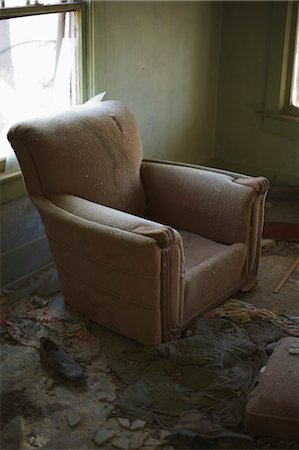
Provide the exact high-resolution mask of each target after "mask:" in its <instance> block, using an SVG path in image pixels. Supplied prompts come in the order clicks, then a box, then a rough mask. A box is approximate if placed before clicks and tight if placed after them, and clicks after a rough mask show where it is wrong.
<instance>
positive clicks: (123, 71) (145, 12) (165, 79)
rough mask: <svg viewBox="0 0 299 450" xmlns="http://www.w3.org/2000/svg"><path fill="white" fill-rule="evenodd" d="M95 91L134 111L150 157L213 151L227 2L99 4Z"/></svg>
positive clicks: (197, 156) (195, 157) (187, 157)
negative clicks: (225, 5) (221, 37)
mask: <svg viewBox="0 0 299 450" xmlns="http://www.w3.org/2000/svg"><path fill="white" fill-rule="evenodd" d="M93 6H94V12H95V14H94V62H95V79H94V85H95V92H96V93H97V92H101V91H106V92H107V95H106V97H105V98H106V99H117V100H121V101H123V102H124V103H125V104H127V105H128V106H129V108H130V109H131V110H132V111H133V113H134V114H135V116H136V118H137V121H138V123H139V127H140V130H141V135H142V140H143V146H144V156H145V157H148V158H151V157H152V158H164V159H172V160H178V161H186V162H194V163H201V162H203V161H205V160H207V159H209V158H211V157H213V155H214V144H215V142H214V138H215V124H216V107H217V88H218V73H219V51H220V32H221V8H222V7H221V4H220V3H214V2H98V1H96V2H94V5H93Z"/></svg>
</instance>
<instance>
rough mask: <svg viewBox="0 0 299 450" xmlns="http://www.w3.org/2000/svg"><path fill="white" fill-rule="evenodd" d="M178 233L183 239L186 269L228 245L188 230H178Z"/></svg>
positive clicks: (223, 249) (221, 250)
mask: <svg viewBox="0 0 299 450" xmlns="http://www.w3.org/2000/svg"><path fill="white" fill-rule="evenodd" d="M180 235H181V237H182V240H183V246H184V254H185V268H186V270H189V269H191V268H192V267H194V266H197V265H198V264H200V263H202V262H203V261H205V260H206V259H207V258H210V257H211V256H214V255H217V254H219V253H221V252H223V251H225V250H226V249H227V247H229V245H225V244H220V243H219V242H214V241H211V240H210V239H206V238H204V237H202V236H199V235H198V234H194V233H189V232H188V231H183V230H182V231H181V230H180Z"/></svg>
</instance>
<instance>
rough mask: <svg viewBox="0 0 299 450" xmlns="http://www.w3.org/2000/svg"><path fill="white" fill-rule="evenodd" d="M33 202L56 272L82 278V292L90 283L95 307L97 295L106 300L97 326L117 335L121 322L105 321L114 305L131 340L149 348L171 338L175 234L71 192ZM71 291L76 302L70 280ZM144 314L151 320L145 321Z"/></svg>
mask: <svg viewBox="0 0 299 450" xmlns="http://www.w3.org/2000/svg"><path fill="white" fill-rule="evenodd" d="M31 198H32V200H33V202H34V204H35V205H36V207H37V209H38V210H39V213H40V215H41V218H42V221H43V223H44V225H45V230H46V234H47V236H48V241H49V244H50V248H51V249H52V251H53V255H54V256H55V262H56V265H57V267H58V272H59V273H62V274H65V273H70V277H73V279H74V280H76V279H78V280H81V281H82V283H83V284H84V286H86V287H85V288H84V289H87V291H88V289H89V287H88V286H91V288H92V289H96V291H99V296H98V302H99V303H101V302H102V301H101V298H102V297H103V298H104V297H105V296H106V297H107V296H108V297H109V298H110V299H111V301H110V302H109V306H107V303H105V302H104V300H103V302H102V306H103V308H104V310H105V311H109V312H107V315H106V319H105V320H104V319H103V323H106V325H107V324H109V327H111V328H113V329H116V330H119V331H121V330H122V326H124V325H123V324H122V321H120V322H119V323H118V326H115V324H114V325H113V324H112V323H111V320H112V319H111V318H109V317H110V316H109V314H110V315H111V317H112V316H114V314H113V311H114V310H115V309H117V308H120V309H121V310H124V311H127V312H126V313H125V312H124V314H126V319H125V320H124V321H123V322H124V323H125V322H128V321H129V320H132V327H129V328H130V330H131V331H130V332H129V331H128V330H127V328H126V334H127V335H129V336H131V337H132V338H133V339H137V340H139V341H140V342H145V343H146V342H147V343H148V344H151V345H152V344H156V343H158V342H161V339H162V336H164V337H165V338H167V333H168V332H169V330H171V332H172V334H175V332H176V329H177V327H178V324H179V323H180V321H181V318H182V314H183V302H182V298H183V277H182V274H183V267H184V266H183V250H182V240H181V236H180V234H179V233H178V232H177V231H175V230H173V229H172V228H170V227H167V226H163V225H161V224H159V223H156V222H152V221H149V220H146V219H143V218H141V217H137V216H134V215H131V214H127V213H124V212H122V211H117V210H114V209H112V208H108V207H105V206H102V205H98V204H94V203H92V202H89V201H87V200H84V199H82V198H79V197H75V196H72V195H66V194H53V195H48V198H45V197H42V196H40V195H32V196H31ZM65 278H66V276H63V277H61V280H63V279H65ZM74 286H75V287H73V286H72V287H69V286H67V289H68V290H71V295H72V297H73V298H75V297H77V295H76V294H74V292H73V291H74V289H75V288H76V282H75V281H74ZM65 290H66V288H65V286H64V292H65ZM80 298H81V297H79V300H78V302H79V303H78V305H77V306H78V308H79V306H80V301H81V300H80ZM83 301H84V299H83ZM124 305H128V307H125V306H124ZM79 309H80V308H79ZM129 310H130V311H131V312H130V313H129V312H128V311H129ZM102 313H103V310H102ZM149 315H151V316H153V317H154V319H153V321H152V320H150V319H149V320H147V319H146V318H147V317H149ZM108 316H109V317H108ZM107 317H108V318H107ZM139 321H140V323H139V324H138V322H139ZM153 323H155V327H154V328H153ZM149 324H151V325H149ZM130 333H131V334H130Z"/></svg>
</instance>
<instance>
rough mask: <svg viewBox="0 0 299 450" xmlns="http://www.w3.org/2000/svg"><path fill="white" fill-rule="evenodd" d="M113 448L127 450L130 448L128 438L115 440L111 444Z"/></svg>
mask: <svg viewBox="0 0 299 450" xmlns="http://www.w3.org/2000/svg"><path fill="white" fill-rule="evenodd" d="M112 445H113V447H115V448H118V449H121V450H127V449H129V448H130V440H129V439H128V438H124V437H120V438H118V439H115V440H114V441H113V442H112Z"/></svg>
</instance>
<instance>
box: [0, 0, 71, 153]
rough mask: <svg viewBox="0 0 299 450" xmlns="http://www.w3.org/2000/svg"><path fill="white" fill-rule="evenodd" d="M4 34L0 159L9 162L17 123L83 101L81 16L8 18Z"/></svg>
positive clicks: (0, 51)
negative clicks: (78, 36)
mask: <svg viewBox="0 0 299 450" xmlns="http://www.w3.org/2000/svg"><path fill="white" fill-rule="evenodd" d="M9 3H11V2H8V1H6V3H5V5H6V6H11V5H9ZM17 3H19V5H20V3H21V2H17ZM45 3H50V2H45ZM0 33H1V42H0V96H1V99H0V108H1V109H0V113H1V117H0V118H1V123H0V132H1V136H0V139H1V149H0V156H1V157H6V158H7V157H8V156H9V155H10V154H11V153H12V149H11V147H10V144H9V142H8V141H7V138H6V134H7V131H8V129H9V127H10V126H11V125H12V124H13V123H16V122H18V121H20V120H23V119H28V118H30V117H35V116H40V115H43V114H48V113H54V112H57V111H59V110H61V109H64V108H66V107H68V106H70V105H72V104H75V103H76V102H77V91H78V89H77V85H78V83H77V70H76V68H77V61H76V59H77V58H76V54H77V44H76V37H75V36H76V13H75V12H72V11H71V12H63V13H50V14H42V15H34V16H24V17H19V18H11V19H4V20H1V21H0Z"/></svg>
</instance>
